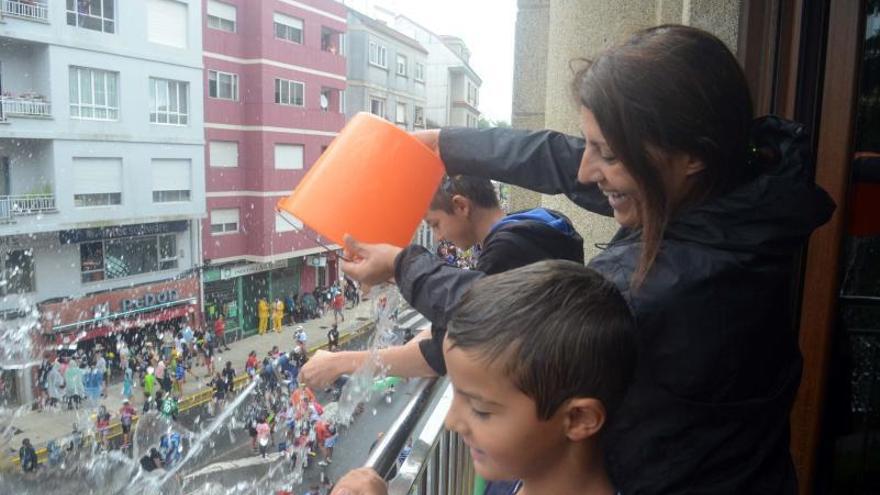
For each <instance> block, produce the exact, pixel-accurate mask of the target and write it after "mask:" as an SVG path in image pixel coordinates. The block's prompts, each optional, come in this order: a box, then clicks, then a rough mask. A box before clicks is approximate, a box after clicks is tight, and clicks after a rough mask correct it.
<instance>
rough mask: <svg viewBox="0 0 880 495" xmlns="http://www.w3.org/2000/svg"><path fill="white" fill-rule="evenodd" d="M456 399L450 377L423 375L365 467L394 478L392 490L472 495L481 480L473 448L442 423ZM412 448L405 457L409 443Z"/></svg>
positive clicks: (397, 494)
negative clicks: (473, 457)
mask: <svg viewBox="0 0 880 495" xmlns="http://www.w3.org/2000/svg"><path fill="white" fill-rule="evenodd" d="M450 404H452V385H451V384H450V383H449V381H448V380H447V379H422V381H421V382H420V383H419V384H418V387H417V388H416V391H415V393H414V394H413V396H412V398H411V399H410V401H409V403H408V404H407V405H406V407H405V408H404V410H403V412H402V413H401V414H400V416H398V418H397V420H396V421H395V423H394V424H393V425H392V426H391V428H390V429H389V430H388V433H386V434H385V436H384V437H382V440H381V441H380V443H379V444H378V445H377V446H376V448H375V449H374V450H373V452H372V454H371V455H370V457H368V458H367V462H366V464H365V466H366V467H370V468H373V469H375V470H376V472H378V473H379V474H380V475H382V477H384V478H385V479H387V480H389V482H388V493H389V495H446V494H451V493H454V494H457V495H459V494H460V495H467V494H471V493H474V486H475V484H476V483H477V480H476V473H475V472H474V468H473V460H472V459H471V457H470V451H469V449H468V447H467V446H466V445H465V444H464V442H463V441H462V440H461V438H460V437H459V436H458V434H456V433H454V432H449V431H446V429H445V428H444V426H443V423H444V420H445V418H446V413H447V411H449V406H450ZM406 447H409V448H410V453H409V455H408V456H407V457H406V459H404V460H403V462H400V461H399V456H400V453H401V451H403V449H404V448H406Z"/></svg>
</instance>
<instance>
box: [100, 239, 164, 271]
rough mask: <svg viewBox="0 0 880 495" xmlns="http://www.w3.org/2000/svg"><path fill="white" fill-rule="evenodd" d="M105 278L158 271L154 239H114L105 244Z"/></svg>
mask: <svg viewBox="0 0 880 495" xmlns="http://www.w3.org/2000/svg"><path fill="white" fill-rule="evenodd" d="M105 244H106V245H105V249H106V253H105V256H104V264H105V268H104V271H105V272H106V274H107V278H120V277H128V276H131V275H137V274H139V273H149V272H154V271H156V270H158V269H159V260H158V258H157V251H156V237H136V238H131V239H114V240H111V241H107V242H106V243H105Z"/></svg>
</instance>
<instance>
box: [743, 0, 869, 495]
mask: <svg viewBox="0 0 880 495" xmlns="http://www.w3.org/2000/svg"><path fill="white" fill-rule="evenodd" d="M804 14H805V2H804V1H803V0H772V1H762V0H744V1H743V3H742V11H741V17H740V33H742V36H741V37H740V40H739V46H738V56H739V59H740V62H741V63H742V65H743V68H744V70H745V73H746V78H747V80H748V82H749V87H750V89H751V91H752V95H753V100H754V106H755V114H756V115H763V114H766V113H775V114H777V115H780V116H782V117H786V118H796V119H797V118H800V119H809V118H814V119H816V121H814V122H812V123H811V124H812V125H811V127H812V130H813V132H814V133H815V137H814V140H815V144H816V169H815V173H816V176H815V177H816V183H817V184H818V185H820V186H822V187H823V188H824V189H825V190H826V191H827V192H828V193H829V194H830V195H831V197H832V199H834V201H835V203H836V204H837V206H838V207H837V209H836V211H835V213H834V215H833V217H832V218H831V221H829V222H828V223H827V224H826V225H824V226H823V227H822V228H820V229H818V230H817V231H816V232H815V233H814V234H813V236H812V237H811V238H810V242H809V245H808V247H807V250H806V255H805V262H804V277H803V280H802V285H801V290H802V294H801V300H800V303H801V304H800V320H799V321H800V328H799V332H800V333H799V335H800V346H801V352H802V353H803V357H804V368H803V369H804V371H803V378H802V380H801V387H800V390H799V391H798V396H797V399H796V402H795V405H794V408H793V411H792V439H791V448H792V454H793V457H794V462H795V466H796V469H797V473H798V480H799V483H800V490H801V493H802V494H805V495H806V494H810V493H812V492H813V484H814V479H815V466H816V457H817V449H818V446H819V439H820V429H821V421H822V412H823V402H824V400H825V397H826V391H827V376H828V369H829V358H830V354H831V342H832V334H833V331H834V328H835V321H836V316H837V296H838V287H839V262H840V253H841V241H842V238H843V235H844V228H845V213H846V198H847V188H848V185H849V177H850V163H851V159H852V151H853V150H852V143H853V134H854V127H855V126H854V124H855V110H856V96H857V91H858V76H859V63H860V54H861V42H862V39H863V34H862V32H863V24H864V17H863V16H864V3H863V2H862V1H853V0H830V3H829V5H828V10H827V39H826V41H825V53H827V54H830V55H829V56H828V57H825V58H824V59H823V58H822V57H819V58H818V60H819V62H818V63H819V64H821V63H822V61H823V60H824V65H820V66H819V68H818V74H817V77H815V78H814V79H816V80H814V81H813V80H809V77H807V78H805V77H802V76H803V74H804V73H803V71H802V69H804V68H805V67H804V64H808V63H809V62H810V61H807V60H804V59H802V57H803V56H804V50H802V47H803V45H804V43H809V42H815V40H811V39H808V37H810V36H821V35H822V34H823V33H822V31H823V28H824V27H825V23H824V19H823V20H822V24H823V25H822V26H810V27H809V28H808V29H809V30H808V31H807V32H806V33H805V34H804V30H803V27H804V25H805V22H806V21H807V20H805V17H804ZM814 31H815V32H814ZM802 37H803V38H802ZM805 85H814V86H815V87H812V88H806V87H805ZM809 95H813V96H814V97H815V96H816V95H820V96H819V99H817V100H816V103H817V105H818V106H819V108H818V112H810V111H809V109H808V110H806V111H804V110H803V106H802V107H801V111H799V106H798V105H799V104H803V101H799V100H798V98H799V96H800V97H801V98H802V99H803V98H804V97H809ZM805 106H806V107H809V106H810V102H807V103H806V105H805ZM813 106H814V107H815V106H816V105H813ZM805 113H812V115H805ZM798 114H801V115H798ZM817 116H820V117H818V118H817Z"/></svg>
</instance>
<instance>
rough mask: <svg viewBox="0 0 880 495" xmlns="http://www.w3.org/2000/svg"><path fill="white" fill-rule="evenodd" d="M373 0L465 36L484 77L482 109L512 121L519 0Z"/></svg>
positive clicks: (430, 26) (431, 26) (433, 28)
mask: <svg viewBox="0 0 880 495" xmlns="http://www.w3.org/2000/svg"><path fill="white" fill-rule="evenodd" d="M372 1H373V2H375V3H376V4H378V5H382V6H386V7H390V8H391V10H394V11H396V12H399V13H401V14H403V15H405V16H407V17H409V18H411V19H413V20H414V21H416V22H418V23H419V24H421V25H423V26H425V27H426V28H428V29H430V30H431V31H434V32H435V33H437V34H447V35H452V36H458V37H459V38H461V39H463V40H464V42H465V43H466V44H467V46H468V48H470V50H471V60H470V64H471V67H473V68H474V70H475V71H476V72H477V74H479V76H480V78H481V79H483V86H482V87H481V88H480V111H481V112H482V113H483V116H484V117H486V118H488V119H491V120H503V121H505V122H510V106H511V98H512V95H513V35H514V28H515V24H516V0H372ZM346 3H351V4H352V5H353V6H354V5H355V4H356V3H358V2H356V1H355V2H346Z"/></svg>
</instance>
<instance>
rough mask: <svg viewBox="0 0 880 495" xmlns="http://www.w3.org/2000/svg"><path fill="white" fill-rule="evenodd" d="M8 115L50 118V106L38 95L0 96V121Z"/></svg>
mask: <svg viewBox="0 0 880 495" xmlns="http://www.w3.org/2000/svg"><path fill="white" fill-rule="evenodd" d="M9 117H30V118H40V119H49V118H52V106H51V104H50V103H49V102H48V101H45V100H44V99H43V98H42V97H41V96H38V95H22V96H17V97H16V96H11V95H7V96H0V121H4V120H7V118H9Z"/></svg>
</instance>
